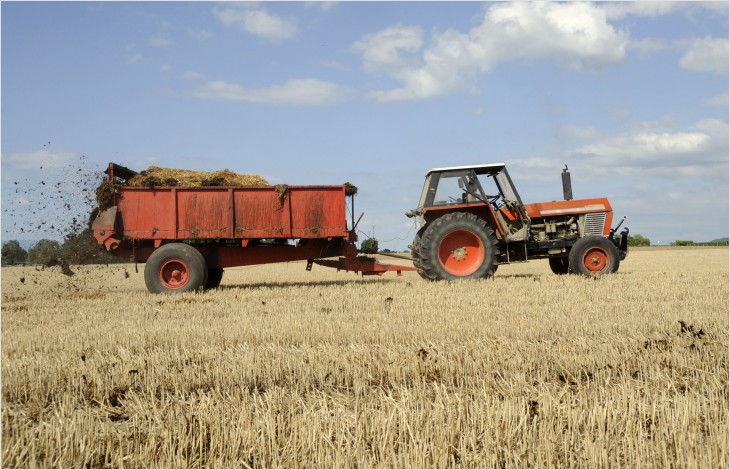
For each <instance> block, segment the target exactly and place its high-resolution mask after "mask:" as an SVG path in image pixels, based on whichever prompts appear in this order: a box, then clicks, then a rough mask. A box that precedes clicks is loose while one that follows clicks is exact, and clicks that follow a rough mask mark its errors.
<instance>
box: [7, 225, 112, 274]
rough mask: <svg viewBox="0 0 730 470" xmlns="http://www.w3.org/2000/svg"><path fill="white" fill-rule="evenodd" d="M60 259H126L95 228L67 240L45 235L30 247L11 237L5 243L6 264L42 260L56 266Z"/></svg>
mask: <svg viewBox="0 0 730 470" xmlns="http://www.w3.org/2000/svg"><path fill="white" fill-rule="evenodd" d="M59 260H64V261H66V262H67V263H69V264H109V263H120V262H124V260H123V259H120V258H117V257H116V256H112V255H110V254H109V253H107V252H106V251H105V250H104V248H103V247H102V246H101V245H99V244H98V242H97V241H96V239H95V238H94V234H93V232H92V231H91V229H86V230H84V231H82V232H79V233H75V234H71V235H68V236H67V237H66V238H65V239H64V241H63V243H58V241H56V240H49V239H46V238H44V239H43V240H39V241H38V242H37V243H36V244H35V245H33V246H32V247H31V248H30V249H28V250H27V251H26V250H24V249H23V247H21V246H20V243H18V241H17V240H9V241H8V242H6V243H4V244H3V246H2V265H3V266H12V265H17V264H39V265H47V266H53V265H55V264H57V263H58V261H59Z"/></svg>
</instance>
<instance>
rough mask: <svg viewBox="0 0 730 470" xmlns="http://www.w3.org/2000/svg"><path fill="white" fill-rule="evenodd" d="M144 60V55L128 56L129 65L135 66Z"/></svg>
mask: <svg viewBox="0 0 730 470" xmlns="http://www.w3.org/2000/svg"><path fill="white" fill-rule="evenodd" d="M143 59H144V56H143V55H142V54H130V55H128V56H127V64H129V65H134V64H136V63H138V62H141V61H142V60H143Z"/></svg>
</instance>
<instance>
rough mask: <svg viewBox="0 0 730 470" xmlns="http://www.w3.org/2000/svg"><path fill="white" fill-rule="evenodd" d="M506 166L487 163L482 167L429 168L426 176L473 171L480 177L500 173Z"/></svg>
mask: <svg viewBox="0 0 730 470" xmlns="http://www.w3.org/2000/svg"><path fill="white" fill-rule="evenodd" d="M505 166H506V165H505V164H504V163H488V164H485V165H484V164H483V165H465V166H446V167H443V168H431V169H430V170H428V173H426V176H428V175H430V174H431V173H437V172H443V171H452V170H474V171H475V172H476V174H478V175H481V174H485V173H491V172H493V171H500V170H502V169H503V168H504V167H505Z"/></svg>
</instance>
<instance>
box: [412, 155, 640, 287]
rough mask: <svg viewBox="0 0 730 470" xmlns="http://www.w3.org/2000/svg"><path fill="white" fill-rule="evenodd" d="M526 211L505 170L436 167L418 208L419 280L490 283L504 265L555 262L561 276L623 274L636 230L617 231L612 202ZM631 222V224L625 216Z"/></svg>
mask: <svg viewBox="0 0 730 470" xmlns="http://www.w3.org/2000/svg"><path fill="white" fill-rule="evenodd" d="M563 193H564V198H565V200H564V201H553V202H539V203H533V204H523V203H522V199H520V196H519V194H518V193H517V190H516V189H515V187H514V184H513V183H512V179H511V178H510V176H509V173H508V172H507V168H506V166H505V164H504V163H494V164H489V165H475V166H459V167H449V168H435V169H432V170H430V171H429V172H428V173H427V174H426V182H425V184H424V186H423V192H422V193H421V200H420V201H419V203H418V208H416V209H414V210H412V211H409V212H407V213H406V215H407V216H408V217H420V220H421V228H420V230H419V231H418V233H417V234H416V237H415V239H414V240H413V244H412V245H410V248H411V251H412V256H413V264H414V265H415V267H416V269H417V271H418V273H419V274H420V275H421V276H422V277H423V278H426V279H430V280H439V279H446V280H453V279H475V278H481V277H490V276H492V275H493V274H494V272H495V271H496V270H497V266H499V265H500V264H508V263H512V262H518V261H528V260H532V259H542V258H547V259H548V262H549V263H550V268H551V269H552V271H553V272H554V273H555V274H567V273H575V274H583V275H589V276H599V275H602V274H608V273H613V272H616V271H617V270H618V268H619V263H620V261H621V260H623V259H624V258H626V255H627V253H628V243H627V242H628V235H629V229H628V228H624V230H623V231H622V232H621V234H620V237H618V238H617V237H616V236H615V234H616V231H617V230H618V229H619V227H620V226H621V224H622V223H623V219H622V220H621V222H620V223H619V224H618V226H617V227H616V228H611V223H612V221H613V210H612V209H611V204H609V202H608V199H606V198H598V199H577V200H573V199H572V189H571V185H570V173H568V171H567V167H566V168H565V170H563ZM624 219H625V217H624Z"/></svg>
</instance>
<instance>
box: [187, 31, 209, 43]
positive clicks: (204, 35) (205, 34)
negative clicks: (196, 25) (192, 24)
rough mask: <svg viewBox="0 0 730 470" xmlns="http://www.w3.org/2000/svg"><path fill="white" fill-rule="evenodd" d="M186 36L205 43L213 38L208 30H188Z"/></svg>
mask: <svg viewBox="0 0 730 470" xmlns="http://www.w3.org/2000/svg"><path fill="white" fill-rule="evenodd" d="M188 34H189V35H190V37H191V38H193V39H195V40H197V41H205V40H208V39H210V38H212V37H213V31H211V30H209V29H189V30H188Z"/></svg>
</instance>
